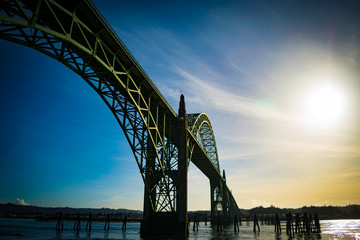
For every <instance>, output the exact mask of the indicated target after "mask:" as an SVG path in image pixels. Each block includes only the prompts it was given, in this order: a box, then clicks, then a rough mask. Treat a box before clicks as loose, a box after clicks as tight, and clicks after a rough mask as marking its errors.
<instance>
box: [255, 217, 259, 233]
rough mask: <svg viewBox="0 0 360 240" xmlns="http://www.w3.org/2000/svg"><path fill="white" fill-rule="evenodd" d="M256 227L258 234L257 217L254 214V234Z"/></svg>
mask: <svg viewBox="0 0 360 240" xmlns="http://www.w3.org/2000/svg"><path fill="white" fill-rule="evenodd" d="M256 227H257V229H258V231H259V232H260V226H259V222H258V219H257V216H256V214H255V215H254V232H256Z"/></svg>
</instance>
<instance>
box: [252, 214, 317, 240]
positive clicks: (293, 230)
mask: <svg viewBox="0 0 360 240" xmlns="http://www.w3.org/2000/svg"><path fill="white" fill-rule="evenodd" d="M274 220H275V221H274V224H275V229H274V232H276V233H281V222H280V217H279V215H278V214H277V213H276V214H275V219H274ZM294 220H295V221H294ZM253 231H254V232H260V226H259V221H258V219H257V216H256V214H255V215H254V229H253ZM302 233H307V234H309V233H321V229H320V220H319V216H318V214H317V213H315V214H314V216H312V214H311V213H309V214H308V213H303V214H301V215H300V214H299V213H297V214H296V215H295V216H294V215H293V214H292V213H291V212H288V213H287V214H286V234H287V235H289V236H294V235H295V234H302Z"/></svg>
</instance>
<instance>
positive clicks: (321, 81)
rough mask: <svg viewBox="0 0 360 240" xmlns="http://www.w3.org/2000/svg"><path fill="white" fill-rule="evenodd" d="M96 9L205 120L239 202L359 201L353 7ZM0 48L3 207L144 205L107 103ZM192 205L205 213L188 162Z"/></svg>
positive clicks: (358, 53) (271, 4) (146, 5)
mask: <svg viewBox="0 0 360 240" xmlns="http://www.w3.org/2000/svg"><path fill="white" fill-rule="evenodd" d="M94 3H95V5H97V7H98V8H99V10H100V11H101V13H102V14H103V15H104V16H105V18H106V19H107V20H108V22H109V23H110V24H111V26H112V27H113V28H114V29H115V31H116V32H117V33H118V35H119V36H120V38H121V39H122V40H123V42H124V43H125V44H126V46H127V47H128V48H129V49H130V51H131V52H132V53H133V55H134V56H135V58H136V59H137V60H138V62H139V63H140V64H141V66H142V67H143V68H144V69H145V71H146V72H147V73H148V75H149V76H150V77H151V79H152V80H153V82H154V83H155V84H156V86H157V87H158V88H159V89H160V91H161V92H162V93H163V95H164V96H165V97H166V99H167V100H168V101H169V103H170V104H171V106H172V107H173V108H174V109H175V110H177V108H178V101H179V97H180V94H181V93H182V94H184V95H185V100H186V107H187V112H188V113H196V112H206V113H207V114H208V115H209V117H210V119H211V122H212V125H213V129H214V132H215V137H216V141H217V146H218V152H219V157H220V167H221V169H225V170H226V176H227V183H228V185H229V187H230V188H231V189H232V192H233V194H234V196H235V198H236V200H237V203H238V205H239V206H240V207H242V208H251V207H254V206H258V205H264V206H268V205H270V204H273V205H276V206H280V207H301V206H303V205H311V204H313V205H324V204H327V205H329V204H334V205H346V204H351V203H360V196H359V195H358V192H359V190H360V144H359V143H360V139H359V138H360V124H359V123H360V121H359V120H360V106H359V102H360V101H359V100H360V99H359V96H360V80H359V77H360V70H359V69H360V26H359V25H360V19H359V18H360V17H359V16H358V12H359V11H360V4H359V2H357V1H348V0H347V1H341V3H340V2H339V1H317V2H315V3H314V2H313V1H171V2H169V1H158V2H156V3H153V2H150V1H94ZM0 52H1V57H0V71H1V75H0V76H1V78H0V81H1V88H0V91H1V92H0V93H1V94H0V97H1V101H0V107H1V109H2V115H1V116H2V117H1V118H0V132H1V133H2V134H1V135H0V136H1V137H0V143H1V146H0V161H1V162H0V163H1V168H0V189H1V191H0V202H15V201H16V199H17V198H19V199H24V201H25V202H26V203H29V204H33V205H42V206H71V207H112V208H131V209H142V204H143V203H142V202H143V183H142V179H141V176H140V174H139V170H138V168H137V165H136V163H135V160H134V157H133V155H132V153H131V150H130V147H129V145H128V143H127V142H126V139H125V138H124V135H123V133H122V131H121V129H120V127H119V126H118V125H117V123H116V121H115V118H114V117H113V116H112V113H111V111H110V110H108V109H107V107H106V105H105V104H104V103H103V102H102V100H101V99H100V97H98V96H97V94H96V93H95V92H94V91H93V90H92V89H91V88H90V87H89V86H88V85H87V84H86V82H85V81H83V80H82V79H81V78H80V77H78V76H77V75H76V74H75V73H73V72H72V71H70V70H69V69H67V68H66V67H65V66H63V65H62V64H60V63H59V62H57V61H55V60H53V59H51V58H49V57H47V56H45V55H43V54H41V53H39V52H36V51H35V50H32V49H29V48H26V47H23V46H19V45H16V44H13V43H9V42H6V41H4V40H1V41H0ZM324 86H325V87H324ZM326 86H330V87H328V88H326ZM314 89H315V90H314ZM316 89H318V90H316ZM319 89H320V90H319ZM324 89H325V90H324ZM326 89H336V90H334V91H332V90H330V91H326ZM314 91H315V93H314V94H315V95H316V96H323V95H322V93H323V92H330V93H331V96H330V98H329V97H328V95H324V97H323V98H322V99H321V100H322V101H321V102H320V103H317V102H316V101H317V100H312V99H313V98H312V97H311V96H312V95H311V94H312V93H313V92H314ZM338 95H339V97H338V98H337V96H338ZM309 99H310V100H309ZM316 99H318V98H316ZM309 101H310V105H311V107H309V106H308V105H307V103H308V102H309ZM324 102H325V103H324ZM318 105H320V106H319V107H316V108H315V109H314V107H313V106H318ZM329 105H330V107H329ZM327 108H329V109H330V110H329V111H327V112H326V111H324V109H325V110H326V109H327ZM335 113H338V114H337V115H335ZM319 114H320V115H319ZM314 119H315V120H316V121H314ZM330 120H331V121H330ZM188 198H189V209H191V210H194V209H209V208H210V189H209V183H208V180H207V179H206V177H205V176H203V175H202V174H201V172H200V171H199V170H198V169H196V167H195V166H193V165H191V166H190V169H189V197H188Z"/></svg>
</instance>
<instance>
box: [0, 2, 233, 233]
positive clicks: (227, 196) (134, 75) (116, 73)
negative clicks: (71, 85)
mask: <svg viewBox="0 0 360 240" xmlns="http://www.w3.org/2000/svg"><path fill="white" fill-rule="evenodd" d="M0 38H2V39H5V40H8V41H11V42H15V43H18V44H21V45H24V46H27V47H30V48H33V49H36V50H38V51H40V52H42V53H44V54H46V55H48V56H50V57H52V58H54V59H56V60H58V61H59V62H61V63H62V64H64V65H66V66H67V67H69V68H70V69H71V70H73V71H74V72H75V73H77V74H78V75H79V76H81V77H82V78H83V79H84V80H85V81H86V82H87V83H88V84H89V85H90V86H91V87H92V88H93V89H94V90H95V91H96V92H97V93H98V94H99V96H100V97H101V98H102V99H103V101H104V102H105V104H106V105H107V106H108V108H109V109H110V110H111V111H112V113H113V115H114V117H115V119H116V120H117V122H118V123H119V125H120V127H121V128H122V130H123V132H124V134H125V137H126V139H127V141H128V143H129V145H130V148H131V149H132V152H133V154H134V157H135V161H136V163H137V165H138V167H139V172H140V174H141V177H142V179H143V182H144V216H143V221H142V223H141V233H142V234H143V235H156V234H172V235H174V234H178V235H187V234H188V226H189V224H188V216H187V188H188V186H187V173H188V167H189V162H190V161H192V162H193V163H194V164H195V165H196V166H197V167H198V168H199V169H200V171H201V172H203V173H204V174H205V175H206V176H207V177H208V178H209V182H210V196H211V221H212V224H216V223H217V222H218V221H221V223H222V224H226V223H229V222H232V221H233V219H234V217H235V216H236V215H237V216H239V208H238V206H237V204H236V201H235V199H234V197H233V195H232V193H231V191H230V190H229V188H228V187H227V185H226V179H225V174H223V175H222V174H221V171H220V164H219V158H218V154H217V148H216V142H215V136H214V132H213V129H212V126H211V122H210V119H209V117H208V116H207V115H206V114H205V113H198V114H186V109H185V99H184V96H181V99H180V106H179V111H178V113H176V112H175V111H174V110H173V109H172V107H171V106H170V104H169V103H168V102H167V101H166V99H165V97H164V96H163V95H162V94H161V92H160V91H159V90H158V88H157V87H156V86H155V84H154V83H153V82H152V81H151V79H150V78H149V76H148V75H147V74H146V72H145V71H144V70H143V69H142V67H141V66H140V64H139V63H138V62H137V61H136V60H135V58H134V57H133V56H132V54H131V53H130V51H129V50H128V49H127V48H126V46H125V44H124V43H123V42H122V41H121V39H120V38H119V37H118V35H117V34H116V33H115V31H114V30H113V29H112V28H111V26H110V25H109V24H108V23H107V21H106V20H105V18H104V17H103V16H102V14H101V13H100V12H99V11H98V9H97V8H96V7H95V5H94V4H93V3H92V2H91V1H89V0H0Z"/></svg>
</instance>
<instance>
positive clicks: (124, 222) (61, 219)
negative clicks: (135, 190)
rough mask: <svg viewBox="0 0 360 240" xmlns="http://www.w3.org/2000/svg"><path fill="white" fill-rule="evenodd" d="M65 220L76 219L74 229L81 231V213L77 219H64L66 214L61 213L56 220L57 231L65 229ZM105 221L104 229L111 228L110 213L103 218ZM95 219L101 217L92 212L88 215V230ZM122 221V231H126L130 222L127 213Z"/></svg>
mask: <svg viewBox="0 0 360 240" xmlns="http://www.w3.org/2000/svg"><path fill="white" fill-rule="evenodd" d="M64 220H65V221H66V220H68V221H74V227H73V229H74V231H80V230H81V220H82V218H81V215H80V214H78V215H77V218H76V219H73V218H72V219H64V215H63V213H59V214H58V217H57V221H56V227H55V229H56V231H62V230H63V229H64ZM102 220H103V221H104V222H105V225H104V230H109V229H110V221H111V219H110V214H107V215H106V218H105V219H102ZM93 221H99V219H94V218H93V215H92V214H91V213H90V214H89V215H88V218H87V220H86V227H85V229H86V231H91V225H92V222H93ZM121 221H122V231H126V225H127V222H128V219H127V216H126V215H125V217H124V218H123V219H122V220H121Z"/></svg>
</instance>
